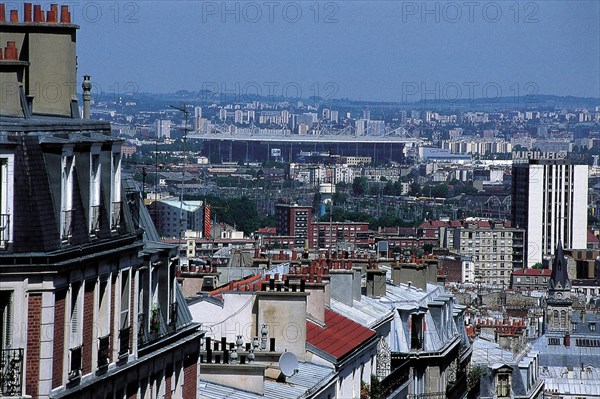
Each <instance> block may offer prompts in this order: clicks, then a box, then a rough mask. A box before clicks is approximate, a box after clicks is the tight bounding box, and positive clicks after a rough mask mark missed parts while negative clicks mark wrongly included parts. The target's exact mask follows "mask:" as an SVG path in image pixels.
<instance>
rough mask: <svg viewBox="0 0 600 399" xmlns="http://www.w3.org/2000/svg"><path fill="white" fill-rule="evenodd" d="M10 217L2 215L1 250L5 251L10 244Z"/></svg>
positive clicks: (0, 218)
mask: <svg viewBox="0 0 600 399" xmlns="http://www.w3.org/2000/svg"><path fill="white" fill-rule="evenodd" d="M10 240H11V237H10V215H9V214H4V213H3V214H0V249H5V248H6V247H7V246H8V243H9V242H10Z"/></svg>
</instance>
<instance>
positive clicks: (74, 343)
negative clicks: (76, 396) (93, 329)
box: [69, 284, 83, 380]
mask: <svg viewBox="0 0 600 399" xmlns="http://www.w3.org/2000/svg"><path fill="white" fill-rule="evenodd" d="M81 318H82V306H81V284H73V285H71V314H70V319H69V321H70V324H71V328H70V330H69V336H70V340H69V354H70V358H71V359H70V360H71V361H70V368H69V380H72V379H75V378H79V377H80V376H81V342H82V331H83V328H82V327H81Z"/></svg>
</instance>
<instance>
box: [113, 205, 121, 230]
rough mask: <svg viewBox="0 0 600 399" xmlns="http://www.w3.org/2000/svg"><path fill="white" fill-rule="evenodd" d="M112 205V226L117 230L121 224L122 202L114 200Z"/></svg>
mask: <svg viewBox="0 0 600 399" xmlns="http://www.w3.org/2000/svg"><path fill="white" fill-rule="evenodd" d="M112 205H113V207H112V215H111V219H110V228H111V229H112V230H117V229H118V228H119V226H121V202H113V203H112Z"/></svg>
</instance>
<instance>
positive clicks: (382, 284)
mask: <svg viewBox="0 0 600 399" xmlns="http://www.w3.org/2000/svg"><path fill="white" fill-rule="evenodd" d="M386 293H387V291H386V281H385V270H380V269H369V270H367V296H368V297H369V298H381V297H384V296H385V295H386Z"/></svg>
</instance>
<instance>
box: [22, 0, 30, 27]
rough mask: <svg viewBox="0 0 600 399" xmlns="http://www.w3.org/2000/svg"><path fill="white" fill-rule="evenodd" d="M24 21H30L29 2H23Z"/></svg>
mask: <svg viewBox="0 0 600 399" xmlns="http://www.w3.org/2000/svg"><path fill="white" fill-rule="evenodd" d="M24 12H25V15H24V17H23V18H24V22H31V3H25V4H24Z"/></svg>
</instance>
